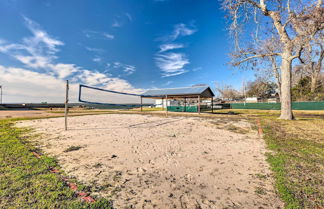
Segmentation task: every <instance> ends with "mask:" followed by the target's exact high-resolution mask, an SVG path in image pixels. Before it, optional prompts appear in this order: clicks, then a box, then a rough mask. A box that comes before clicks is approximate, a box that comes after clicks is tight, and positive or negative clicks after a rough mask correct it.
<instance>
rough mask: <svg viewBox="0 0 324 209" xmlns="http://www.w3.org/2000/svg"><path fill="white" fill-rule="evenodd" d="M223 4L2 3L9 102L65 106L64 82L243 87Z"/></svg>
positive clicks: (0, 76) (3, 76)
mask: <svg viewBox="0 0 324 209" xmlns="http://www.w3.org/2000/svg"><path fill="white" fill-rule="evenodd" d="M224 15H225V13H224V11H223V10H222V9H221V8H220V4H219V1H217V0H200V1H197V0H123V1H121V0H97V1H90V0H87V1H86V0H69V1H67V0H55V1H54V0H52V1H49V0H2V1H0V25H1V27H0V85H3V89H4V98H3V99H4V101H5V102H43V101H47V102H62V101H63V100H64V96H63V95H64V81H65V80H66V79H69V80H70V82H71V94H72V98H74V99H75V96H76V94H77V85H78V84H79V83H83V84H87V85H92V86H98V87H103V88H107V89H112V90H116V91H124V92H141V91H144V90H145V89H150V88H169V87H170V88H171V87H183V86H191V85H194V84H208V85H210V86H211V87H214V82H215V81H216V82H218V83H226V84H231V85H233V86H234V87H236V88H239V87H240V86H241V83H242V80H243V79H245V80H248V79H251V78H252V76H253V73H251V72H246V71H245V72H242V71H237V70H233V69H231V67H230V66H228V65H227V63H228V62H229V57H228V53H230V51H231V48H232V47H233V45H232V44H231V40H230V38H229V35H228V31H226V27H228V25H227V23H226V20H225V18H224Z"/></svg>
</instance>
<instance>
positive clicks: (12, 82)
mask: <svg viewBox="0 0 324 209" xmlns="http://www.w3.org/2000/svg"><path fill="white" fill-rule="evenodd" d="M0 83H1V84H2V86H3V88H4V91H3V93H4V95H3V99H4V102H5V103H9V102H25V103H30V102H64V95H65V93H64V92H65V81H63V80H60V79H57V78H55V77H53V76H51V75H48V74H43V73H38V72H33V71H30V70H26V69H22V68H11V67H4V66H1V65H0ZM70 93H71V98H70V99H71V102H76V95H77V85H76V84H74V85H73V84H72V85H71V88H70Z"/></svg>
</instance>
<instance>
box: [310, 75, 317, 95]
mask: <svg viewBox="0 0 324 209" xmlns="http://www.w3.org/2000/svg"><path fill="white" fill-rule="evenodd" d="M318 74H319V73H318V72H317V71H316V70H315V71H314V73H313V74H312V77H311V93H314V92H315V90H316V85H317V79H318Z"/></svg>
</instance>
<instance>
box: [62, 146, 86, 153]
mask: <svg viewBox="0 0 324 209" xmlns="http://www.w3.org/2000/svg"><path fill="white" fill-rule="evenodd" d="M81 148H82V147H81V146H70V147H68V148H67V149H65V150H64V152H72V151H77V150H79V149H81Z"/></svg>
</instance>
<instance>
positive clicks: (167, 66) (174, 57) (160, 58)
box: [155, 53, 190, 77]
mask: <svg viewBox="0 0 324 209" xmlns="http://www.w3.org/2000/svg"><path fill="white" fill-rule="evenodd" d="M155 61H156V64H157V66H158V67H159V68H160V69H161V70H162V72H163V75H162V76H163V77H170V76H176V75H180V74H183V73H186V72H188V71H187V70H185V69H184V67H185V65H187V64H189V63H190V62H189V60H188V59H187V57H186V55H185V54H183V53H167V54H157V55H156V57H155Z"/></svg>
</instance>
